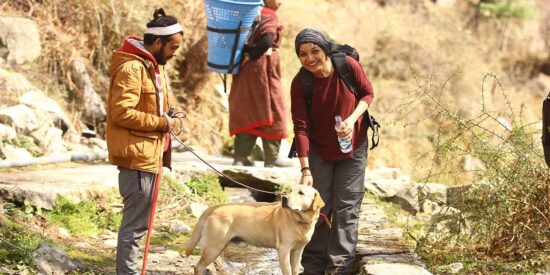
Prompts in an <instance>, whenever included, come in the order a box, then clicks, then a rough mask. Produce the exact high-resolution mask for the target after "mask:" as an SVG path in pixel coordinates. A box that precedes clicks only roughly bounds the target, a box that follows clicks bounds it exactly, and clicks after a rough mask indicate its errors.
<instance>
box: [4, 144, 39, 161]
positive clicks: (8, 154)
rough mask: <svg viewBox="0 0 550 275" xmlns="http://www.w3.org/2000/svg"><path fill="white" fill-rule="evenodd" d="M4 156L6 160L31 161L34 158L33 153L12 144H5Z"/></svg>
mask: <svg viewBox="0 0 550 275" xmlns="http://www.w3.org/2000/svg"><path fill="white" fill-rule="evenodd" d="M2 154H3V155H4V157H5V158H6V160H29V159H32V158H33V156H32V155H31V153H29V151H27V150H26V149H24V148H19V147H15V146H13V145H11V144H4V147H2Z"/></svg>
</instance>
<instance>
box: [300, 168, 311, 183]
mask: <svg viewBox="0 0 550 275" xmlns="http://www.w3.org/2000/svg"><path fill="white" fill-rule="evenodd" d="M300 184H303V185H307V186H312V185H313V177H312V176H311V171H309V168H307V169H302V177H301V178H300Z"/></svg>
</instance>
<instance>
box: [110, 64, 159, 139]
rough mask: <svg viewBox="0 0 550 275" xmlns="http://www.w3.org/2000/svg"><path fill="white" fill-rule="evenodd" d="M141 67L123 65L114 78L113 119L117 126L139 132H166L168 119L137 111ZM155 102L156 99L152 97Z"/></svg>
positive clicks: (112, 93)
mask: <svg viewBox="0 0 550 275" xmlns="http://www.w3.org/2000/svg"><path fill="white" fill-rule="evenodd" d="M141 74H142V70H141V67H140V66H139V65H137V64H133V63H128V64H125V65H123V67H122V68H121V69H120V71H119V72H118V73H116V74H115V75H114V76H113V77H114V78H115V79H114V80H113V86H112V89H111V104H110V106H109V108H111V114H112V115H111V119H112V120H113V123H115V124H116V125H118V126H120V127H123V128H127V129H132V130H138V131H149V132H151V131H164V130H165V129H166V126H167V121H166V119H164V118H162V117H159V116H158V115H157V114H156V111H155V112H154V113H147V112H143V111H139V110H136V106H137V104H138V102H139V99H140V97H141V96H142V93H141V85H142V81H141ZM151 97H152V100H155V106H156V98H155V97H156V94H155V97H153V96H151Z"/></svg>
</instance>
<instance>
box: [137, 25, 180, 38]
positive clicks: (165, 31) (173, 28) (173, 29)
mask: <svg viewBox="0 0 550 275" xmlns="http://www.w3.org/2000/svg"><path fill="white" fill-rule="evenodd" d="M178 32H183V28H182V26H181V25H180V24H179V23H176V24H174V25H170V26H166V27H154V28H147V31H145V33H146V34H147V33H148V34H154V35H160V36H164V35H172V34H174V33H178Z"/></svg>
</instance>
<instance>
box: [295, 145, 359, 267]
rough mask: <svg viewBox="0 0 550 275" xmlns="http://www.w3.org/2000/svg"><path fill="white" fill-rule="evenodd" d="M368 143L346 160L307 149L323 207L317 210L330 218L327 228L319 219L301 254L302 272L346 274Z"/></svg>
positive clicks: (351, 257)
mask: <svg viewBox="0 0 550 275" xmlns="http://www.w3.org/2000/svg"><path fill="white" fill-rule="evenodd" d="M367 148H368V142H367V141H365V143H364V144H363V145H362V146H361V147H359V148H358V149H357V150H356V151H355V152H354V153H353V157H352V158H350V159H345V160H341V161H326V160H323V159H321V158H320V157H319V156H317V155H316V154H315V151H314V148H312V149H311V150H310V156H309V167H310V169H311V173H312V175H313V187H315V188H316V189H317V190H318V191H319V193H320V194H321V198H322V199H323V201H324V202H325V206H324V207H323V208H322V209H321V212H322V213H323V214H325V215H326V216H327V217H329V219H331V220H332V228H329V227H328V226H327V225H326V224H325V222H324V220H323V219H319V221H318V222H317V224H316V226H315V232H314V233H313V236H312V238H311V241H310V242H309V243H308V245H307V246H306V248H305V249H304V253H303V256H302V266H303V267H304V273H303V274H308V275H309V274H314V275H323V274H325V272H327V274H349V273H350V268H351V264H352V263H353V260H354V257H355V249H356V246H357V238H358V232H357V231H358V223H359V211H360V209H361V202H362V200H363V196H364V194H365V187H364V179H365V165H366V160H367V153H368V151H367Z"/></svg>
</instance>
